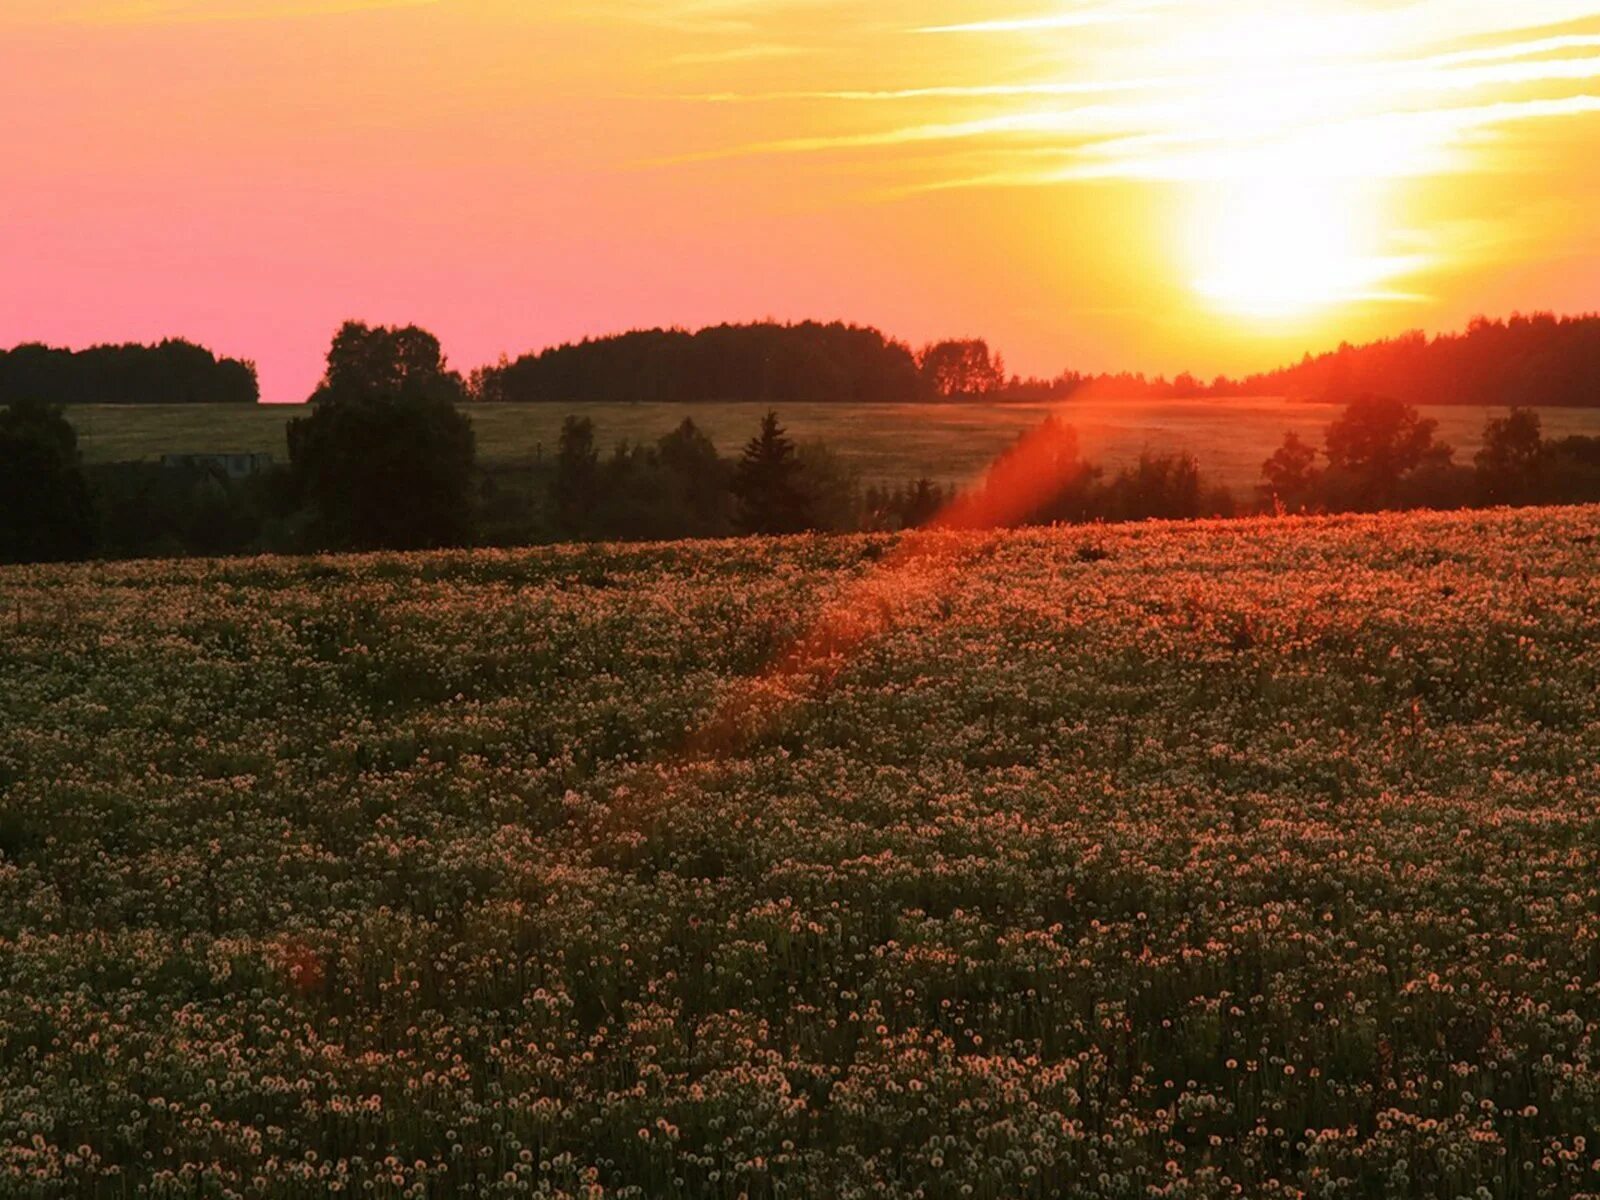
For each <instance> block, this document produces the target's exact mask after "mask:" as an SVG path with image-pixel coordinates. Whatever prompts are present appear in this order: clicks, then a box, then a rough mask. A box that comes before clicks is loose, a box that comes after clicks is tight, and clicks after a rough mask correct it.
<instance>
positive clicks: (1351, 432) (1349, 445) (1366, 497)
mask: <svg viewBox="0 0 1600 1200" xmlns="http://www.w3.org/2000/svg"><path fill="white" fill-rule="evenodd" d="M1437 428H1438V422H1437V421H1435V420H1433V419H1432V418H1431V417H1423V416H1421V415H1420V414H1419V413H1418V412H1417V410H1416V409H1415V408H1413V407H1412V406H1411V405H1409V404H1405V403H1403V402H1401V401H1399V400H1395V399H1393V398H1392V397H1388V396H1373V395H1364V396H1358V397H1357V398H1356V399H1354V400H1352V401H1351V402H1350V403H1349V404H1348V405H1346V406H1345V409H1344V411H1343V412H1342V413H1341V414H1340V415H1339V417H1338V419H1337V420H1335V421H1334V422H1333V423H1332V424H1331V425H1329V426H1328V430H1327V437H1326V442H1325V445H1324V450H1323V452H1324V453H1325V454H1326V455H1327V456H1328V466H1329V469H1330V470H1332V471H1335V472H1338V473H1339V474H1340V475H1342V476H1344V477H1345V479H1346V480H1347V481H1348V485H1347V486H1348V487H1349V488H1350V491H1351V493H1352V496H1353V498H1354V503H1352V504H1349V505H1347V507H1371V508H1381V507H1384V506H1386V505H1388V504H1389V503H1391V502H1392V501H1393V500H1394V497H1395V493H1396V489H1397V488H1398V486H1399V483H1400V480H1401V478H1402V477H1403V476H1404V475H1405V474H1406V473H1407V472H1409V471H1413V470H1415V469H1416V468H1417V467H1419V466H1421V465H1422V463H1423V462H1424V461H1427V460H1430V459H1432V460H1434V461H1448V460H1449V457H1450V449H1449V447H1447V446H1440V445H1436V444H1435V443H1434V440H1433V435H1434V431H1435V430H1436V429H1437Z"/></svg>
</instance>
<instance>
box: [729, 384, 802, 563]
mask: <svg viewBox="0 0 1600 1200" xmlns="http://www.w3.org/2000/svg"><path fill="white" fill-rule="evenodd" d="M800 475H801V463H800V458H799V456H798V454H797V453H796V451H795V446H794V443H793V442H792V441H790V440H789V438H788V436H787V435H786V434H785V433H784V429H783V426H782V425H780V424H778V414H777V413H776V412H771V411H769V412H768V413H767V415H766V416H765V417H763V418H762V419H761V430H760V432H759V433H757V434H756V436H755V437H753V438H751V439H750V441H749V443H748V444H747V445H746V446H745V448H744V456H743V457H742V458H741V459H740V460H739V465H738V466H737V467H736V468H735V469H734V474H733V494H734V497H735V498H736V499H737V500H738V504H739V508H738V514H737V516H736V518H735V520H736V523H737V525H738V527H739V529H740V530H741V531H742V532H745V533H761V534H779V533H799V532H801V531H803V530H806V529H809V528H810V527H811V512H810V506H809V504H808V501H807V497H806V494H805V491H804V490H803V488H802V487H801V482H800Z"/></svg>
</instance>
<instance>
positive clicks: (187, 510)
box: [0, 322, 1600, 562]
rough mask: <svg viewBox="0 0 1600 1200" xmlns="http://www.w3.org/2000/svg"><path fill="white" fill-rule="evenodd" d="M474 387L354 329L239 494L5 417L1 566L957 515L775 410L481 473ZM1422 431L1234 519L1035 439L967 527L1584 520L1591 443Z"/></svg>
mask: <svg viewBox="0 0 1600 1200" xmlns="http://www.w3.org/2000/svg"><path fill="white" fill-rule="evenodd" d="M468 386H469V385H468V383H467V381H465V380H463V378H462V377H461V375H460V374H459V373H457V372H455V371H452V370H451V369H450V368H449V366H448V365H447V363H446V361H445V358H444V354H443V352H442V350H441V348H440V345H439V342H438V339H437V338H435V337H434V336H433V335H432V334H429V333H427V332H426V331H424V330H421V329H418V328H416V327H414V326H406V327H371V326H367V325H363V324H360V323H356V322H351V323H348V324H346V325H345V326H344V327H343V328H342V329H341V330H340V331H339V333H338V334H337V335H336V337H335V338H334V340H333V344H332V346H331V347H330V349H329V352H328V356H327V367H326V371H325V373H324V376H323V379H322V382H321V385H320V386H319V387H318V389H317V391H316V394H315V395H314V396H313V397H312V401H311V403H310V405H309V406H308V408H307V409H306V411H305V413H304V415H298V416H296V417H294V418H293V419H292V420H290V421H289V423H288V429H287V435H288V444H289V462H288V463H287V464H286V465H280V466H278V467H277V468H275V469H273V470H271V471H268V472H265V473H263V474H261V475H259V476H255V477H251V478H246V479H230V478H228V477H227V476H226V475H224V474H222V473H220V472H215V471H212V470H209V469H207V468H205V467H203V466H200V467H184V468H179V469H173V468H169V467H163V466H158V465H154V464H145V463H124V464H110V465H106V466H99V467H93V468H85V467H84V466H83V465H82V463H81V461H80V456H79V454H78V450H77V439H76V434H75V433H74V431H73V428H72V426H71V424H70V423H69V422H68V421H67V419H66V418H65V416H64V415H63V413H62V411H61V409H60V407H59V406H56V405H53V404H50V403H48V402H47V401H45V400H42V399H39V398H36V397H30V398H26V399H13V400H12V401H11V402H10V403H9V404H8V405H7V406H6V408H5V409H3V410H0V561H6V562H19V561H34V560H45V559H73V558H82V557H87V556H89V555H92V554H101V555H106V556H113V557H118V556H156V555H169V554H210V555H216V554H232V553H248V552H259V551H276V552H309V551H320V550H363V549H418V548H430V547H445V546H467V545H522V544H530V543H537V542H546V541H555V540H584V539H608V540H633V539H639V540H642V539H666V538H685V537H721V536H728V535H734V534H758V535H766V534H785V533H799V532H804V531H827V532H846V531H856V530H896V529H905V528H913V527H917V526H921V525H925V524H928V523H929V522H932V521H935V520H937V519H938V518H939V516H940V514H941V513H942V512H946V511H948V510H949V508H950V506H951V505H952V503H953V502H954V501H956V500H957V493H956V491H955V489H952V488H949V487H946V486H944V485H941V484H939V483H937V482H935V481H932V480H928V479H919V480H909V481H905V482H903V483H901V484H899V485H896V486H889V487H883V486H872V487H863V486H861V483H860V481H859V480H858V479H857V477H856V476H855V474H854V473H853V472H852V471H851V470H850V468H849V467H848V465H847V464H846V463H845V462H844V461H843V460H841V459H840V458H839V457H838V456H837V455H835V454H833V453H832V452H831V451H829V450H828V448H827V447H826V446H825V445H821V444H797V443H796V442H795V441H794V440H793V439H791V438H790V437H789V436H788V434H787V432H786V431H785V430H784V428H783V425H782V423H781V421H780V418H779V415H778V413H777V412H776V411H775V410H774V411H769V412H768V414H767V415H766V416H765V417H764V418H763V419H762V420H761V422H760V424H759V426H758V427H757V428H756V429H755V430H753V431H752V435H751V437H750V439H749V441H748V442H747V443H746V444H745V446H744V447H743V450H742V452H741V453H740V454H739V455H738V456H737V457H736V458H732V459H725V458H723V457H722V456H721V455H720V454H719V453H718V451H717V449H716V447H715V446H714V445H713V444H712V442H711V441H710V439H708V438H707V437H706V435H705V434H704V432H703V431H701V430H700V429H699V428H698V427H697V426H696V425H695V424H694V422H693V421H692V420H689V419H685V420H684V421H682V422H681V423H680V424H679V425H678V427H677V428H676V429H674V430H673V431H672V432H670V433H668V434H666V435H665V436H663V437H661V438H658V439H656V440H654V441H650V442H643V443H632V444H630V443H627V442H622V443H619V444H617V445H615V446H613V447H612V448H611V449H610V452H609V453H605V452H603V451H602V449H601V447H599V446H598V445H597V443H596V438H595V430H594V426H593V424H592V423H591V422H590V421H588V420H587V419H585V418H581V417H569V418H568V419H567V420H566V422H565V423H564V425H563V427H562V431H561V435H560V438H559V441H558V444H557V446H556V449H555V453H554V454H553V455H552V456H550V457H549V458H548V459H547V460H542V461H541V462H539V463H537V464H534V465H533V466H524V467H485V466H482V465H480V464H479V463H478V462H477V457H476V441H475V438H474V435H473V430H472V420H471V416H470V412H471V409H470V406H468V405H466V404H464V403H463V401H464V398H465V396H466V395H467V391H468ZM1436 430H1437V424H1436V422H1434V421H1433V420H1431V419H1429V418H1425V417H1423V416H1421V415H1420V413H1419V412H1418V411H1417V409H1416V407H1415V406H1413V405H1411V404H1409V403H1407V402H1406V401H1404V400H1401V399H1397V398H1395V397H1392V396H1385V395H1378V394H1367V395H1361V396H1358V397H1355V398H1354V399H1352V400H1351V401H1350V402H1349V403H1348V404H1347V405H1345V407H1344V408H1343V410H1342V411H1341V412H1340V414H1339V416H1338V417H1337V418H1336V419H1335V420H1334V421H1333V422H1331V423H1330V424H1329V426H1328V427H1327V429H1326V431H1325V436H1324V439H1323V444H1322V446H1321V447H1320V448H1318V447H1315V446H1312V445H1311V444H1309V443H1307V442H1306V441H1304V440H1303V439H1302V438H1300V437H1299V436H1298V435H1296V434H1293V433H1291V434H1289V435H1288V436H1286V438H1285V439H1284V442H1283V444H1282V445H1281V446H1280V447H1279V448H1278V449H1277V450H1276V451H1275V452H1274V454H1273V455H1272V456H1271V457H1270V458H1269V459H1267V460H1266V462H1265V463H1264V464H1263V466H1262V482H1261V485H1260V488H1259V489H1258V494H1257V495H1256V496H1254V497H1243V498H1240V497H1236V496H1234V495H1232V494H1231V493H1230V492H1229V491H1228V490H1227V489H1225V488H1218V487H1214V486H1211V485H1209V484H1208V482H1207V481H1206V480H1205V478H1204V476H1203V474H1202V472H1201V470H1200V468H1199V466H1198V464H1197V462H1196V460H1195V459H1194V457H1193V455H1191V454H1188V453H1183V452H1179V453H1155V452H1147V453H1145V454H1143V455H1141V456H1140V457H1139V459H1138V460H1137V461H1136V462H1134V463H1132V464H1129V465H1127V466H1124V467H1122V468H1120V469H1118V470H1115V471H1110V470H1107V469H1105V468H1104V467H1102V466H1101V465H1099V464H1096V463H1093V462H1090V461H1087V460H1085V459H1084V457H1083V455H1082V454H1081V452H1080V448H1079V444H1078V439H1077V435H1076V432H1075V431H1074V430H1073V428H1072V427H1071V425H1069V424H1067V423H1065V422H1063V421H1061V420H1060V419H1059V418H1057V417H1054V416H1052V417H1049V418H1047V419H1046V420H1045V421H1044V422H1043V423H1042V424H1041V425H1040V426H1039V427H1038V428H1036V429H1035V430H1033V431H1031V432H1029V433H1027V434H1025V435H1024V436H1023V437H1022V438H1021V439H1020V440H1019V441H1018V443H1017V445H1016V446H1015V447H1014V448H1013V449H1012V450H1011V451H1009V452H1008V453H1007V454H1006V455H1002V456H1001V458H1000V459H999V460H998V461H997V462H996V463H995V464H994V466H993V467H992V468H991V470H990V472H989V473H988V475H987V476H986V477H985V478H984V479H982V480H980V481H978V482H977V483H976V484H975V485H973V488H972V489H970V490H969V491H968V492H967V493H964V495H963V498H964V499H967V500H970V499H971V498H972V497H973V496H977V497H978V498H979V499H980V500H982V499H984V498H985V494H986V492H993V491H995V490H996V489H1000V488H1011V487H1015V486H1016V481H1017V480H1018V479H1019V478H1022V479H1025V481H1026V491H1025V493H1023V494H1022V497H1021V500H1018V498H1017V497H1012V496H998V495H997V496H994V497H993V500H994V502H993V503H989V504H987V505H984V504H979V505H978V510H979V511H986V512H992V513H995V514H1000V515H997V516H995V517H994V518H993V520H994V523H998V524H1036V523H1052V522H1071V523H1088V522H1103V521H1133V520H1146V519H1153V518H1164V519H1189V518H1196V517H1206V516H1231V515H1236V514H1245V513H1252V512H1343V511H1371V510H1376V509H1391V508H1416V507H1428V508H1460V507H1467V506H1471V505H1498V504H1531V503H1571V502H1593V501H1600V438H1589V437H1567V438H1560V439H1555V440H1547V439H1545V438H1544V437H1543V434H1542V430H1541V428H1540V424H1539V417H1538V414H1537V413H1535V412H1533V411H1531V410H1529V409H1526V408H1520V407H1517V408H1512V409H1510V410H1509V411H1508V412H1507V413H1506V414H1505V415H1504V416H1498V417H1494V418H1492V419H1491V420H1490V421H1489V422H1488V424H1487V426H1486V428H1485V431H1484V445H1483V449H1482V450H1481V451H1480V452H1479V453H1478V455H1477V457H1476V458H1475V459H1474V461H1473V463H1472V465H1470V466H1468V465H1465V464H1461V463H1457V462H1456V461H1455V456H1454V450H1453V449H1452V448H1451V447H1449V446H1448V445H1445V444H1443V443H1441V442H1440V441H1439V440H1438V439H1437V437H1436Z"/></svg>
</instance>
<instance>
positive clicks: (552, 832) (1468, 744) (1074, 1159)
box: [0, 508, 1600, 1198]
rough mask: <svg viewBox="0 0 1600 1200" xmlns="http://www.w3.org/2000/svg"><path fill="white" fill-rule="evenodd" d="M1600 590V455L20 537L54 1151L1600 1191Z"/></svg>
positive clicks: (15, 819)
mask: <svg viewBox="0 0 1600 1200" xmlns="http://www.w3.org/2000/svg"><path fill="white" fill-rule="evenodd" d="M908 547H909V548H920V552H919V553H908ZM819 613H820V614H824V617H823V619H822V620H821V622H820V624H819V620H818V614H819ZM1597 624H1600V509H1596V508H1570V509H1547V510H1520V511H1507V510H1500V511H1493V512H1476V513H1462V514H1451V515H1437V514H1407V515H1398V514H1388V515H1380V516H1368V517H1344V518H1298V519H1272V520H1259V521H1254V522H1197V523H1192V524H1185V525H1166V524H1147V525H1130V526H1119V527H1103V528H1059V529H1037V530H1030V531H1022V532H1010V533H993V534H952V533H937V534H911V535H900V536H899V537H897V536H896V535H875V536H858V537H845V538H823V537H805V538H796V539H787V540H767V541H761V540H750V541H742V542H722V543H695V544H690V543H679V544H663V545H652V546H645V547H626V548H624V547H604V546H600V547H581V546H570V547H553V548H545V549H538V550H526V551H505V552H500V551H477V552H461V553H439V554H429V555H374V556H366V557H348V558H339V557H328V558H318V559H293V560H273V559H254V560H226V561H204V560H179V561H166V562H155V561H152V562H144V563H117V564H110V563H100V564H93V565H80V566H68V567H30V568H7V569H4V570H0V678H3V679H4V681H5V686H4V687H3V688H0V796H3V799H0V1194H4V1195H6V1196H19V1197H20V1196H39V1197H58V1196H79V1195H87V1196H108V1197H112V1196H243V1197H269V1196H270V1197H284V1196H296V1197H299V1196H305V1197H310V1196H322V1195H327V1194H330V1193H345V1192H349V1193H356V1194H360V1195H372V1196H440V1197H443V1196H512V1195H528V1194H535V1195H545V1196H565V1197H622V1196H629V1197H729V1198H733V1197H739V1196H749V1197H765V1196H774V1197H775V1196H789V1197H822V1196H828V1197H848V1196H890V1197H896V1196H898V1197H913V1196H915V1197H1015V1196H1039V1197H1046V1196H1062V1195H1073V1196H1104V1197H1128V1198H1133V1197H1149V1196H1187V1197H1223V1196H1233V1195H1249V1196H1284V1197H1288V1196H1296V1197H1300V1196H1375V1195H1384V1196H1418V1197H1423V1196H1426V1197H1434V1196H1470V1197H1484V1196H1488V1197H1522V1196H1570V1195H1579V1194H1585V1193H1588V1194H1596V1193H1600V1143H1597V1142H1596V1130H1600V1069H1597V1064H1596V1057H1597V1047H1596V1035H1597V1032H1600V809H1597V806H1596V799H1597V797H1600V643H1597V640H1596V638H1595V636H1594V632H1595V629H1596V627H1597ZM797 643H798V644H799V645H802V646H804V647H805V648H806V650H805V653H803V654H798V655H797V654H795V653H794V652H792V650H788V649H786V648H790V647H793V646H795V645H796V644H797ZM775 663H776V664H778V666H777V668H776V669H775V668H774V664H775Z"/></svg>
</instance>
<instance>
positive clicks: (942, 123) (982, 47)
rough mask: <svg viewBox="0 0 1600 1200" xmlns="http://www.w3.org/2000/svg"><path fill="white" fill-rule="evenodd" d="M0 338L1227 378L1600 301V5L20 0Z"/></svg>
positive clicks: (301, 373)
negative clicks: (784, 356)
mask: <svg viewBox="0 0 1600 1200" xmlns="http://www.w3.org/2000/svg"><path fill="white" fill-rule="evenodd" d="M0 145H3V146H4V147H5V149H6V152H7V153H6V161H5V164H4V168H3V176H0V264H3V266H0V271H3V276H0V278H3V280H4V283H3V286H0V345H10V344H13V343H15V342H18V341H23V340H36V339H37V340H46V341H50V342H53V343H58V344H69V345H84V344H88V343H90V342H94V341H107V340H129V339H132V340H146V339H152V338H159V337H161V336H163V335H169V334H170V335H184V336H188V337H192V338H195V339H197V340H200V341H203V342H205V343H207V344H209V345H211V346H213V347H214V348H215V349H217V350H219V351H222V352H226V353H229V354H235V355H239V356H242V357H247V358H253V359H255V360H256V361H257V362H258V363H259V365H260V368H261V378H262V385H263V390H264V392H265V394H266V397H267V398H268V399H272V400H298V399H301V398H303V397H304V396H305V395H306V393H307V392H308V391H309V390H310V388H311V386H312V384H313V382H314V380H315V378H316V376H317V375H318V373H319V365H320V360H321V357H322V354H323V353H324V351H325V350H326V347H327V343H328V340H329V337H330V336H331V334H332V332H333V329H334V327H335V326H336V325H337V324H338V322H339V321H341V320H342V319H344V318H346V317H362V318H365V319H369V320H374V321H385V322H391V321H416V322H418V323H421V324H424V325H426V326H428V327H429V328H431V329H433V330H434V331H435V332H436V333H438V334H439V335H440V336H441V338H442V339H443V341H444V343H445V346H446V348H447V350H448V351H449V353H450V355H451V359H452V362H453V363H454V365H456V366H458V367H461V368H463V369H465V368H470V367H472V366H474V365H477V364H480V363H483V362H486V361H491V360H493V359H494V358H496V357H497V356H498V355H499V354H500V353H501V352H508V353H510V354H513V355H515V354H517V353H519V352H522V351H524V350H528V349H535V348H538V347H541V346H544V345H546V344H549V343H552V342H556V341H562V340H566V339H570V338H576V337H580V336H583V335H585V334H596V333H604V332H610V331H615V330H619V329H624V328H629V327H636V326H642V325H656V324H668V325H671V324H677V325H688V326H697V325H701V324H706V323H712V322H716V321H721V320H749V319H755V318H762V317H777V318H801V317H812V316H814V317H819V318H844V319H849V320H854V321H858V322H862V323H870V324H874V325H877V326H879V327H881V328H883V329H885V330H886V331H888V332H891V333H893V334H896V335H898V336H901V337H904V338H906V339H908V340H910V341H913V342H919V341H924V340H927V339H930V338H933V337H937V336H943V335H961V334H969V333H970V334H983V335H986V336H988V337H989V338H990V340H991V341H992V342H993V343H994V344H995V345H996V346H997V347H999V348H1000V349H1002V350H1004V351H1005V353H1006V355H1007V359H1008V362H1009V364H1010V365H1011V366H1012V368H1013V369H1018V370H1021V371H1024V372H1036V373H1041V374H1053V373H1055V372H1056V371H1058V370H1060V369H1062V368H1064V367H1069V366H1070V367H1076V368H1079V369H1088V370H1098V369H1110V368H1122V367H1127V368H1130V369H1142V370H1146V371H1149V372H1151V373H1155V372H1166V373H1171V372H1175V371H1177V370H1180V369H1185V368H1188V369H1193V370H1195V371H1197V372H1200V373H1202V374H1210V373H1215V372H1219V371H1229V372H1234V371H1240V370H1245V369H1251V368H1258V367H1264V366H1268V365H1271V364H1274V363H1276V362H1278V361H1280V360H1283V359H1286V358H1292V357H1298V356H1299V354H1300V353H1301V352H1302V351H1303V350H1307V349H1312V350H1315V349H1319V348H1324V347H1325V346H1327V345H1329V344H1332V343H1335V342H1337V341H1338V340H1339V339H1340V338H1349V339H1351V340H1361V339H1365V338H1369V337H1372V336H1378V335H1382V334H1386V333H1392V332H1397V331H1400V330H1403V329H1407V328H1414V327H1422V328H1427V329H1442V328H1451V327H1456V326H1460V325H1462V324H1464V323H1465V321H1466V320H1467V319H1468V318H1469V317H1471V316H1472V315H1473V314H1475V313H1478V312H1488V313H1491V314H1504V313H1508V312H1510V311H1511V310H1513V309H1532V308H1551V309H1556V310H1561V311H1582V310H1589V309H1595V308H1600V200H1597V197H1600V2H1590V3H1582V2H1577V0H1520V2H1516V3H1508V2H1506V0H1494V2H1489V0H1344V2H1335V0H1308V2H1305V3H1290V2H1288V0H1271V2H1256V0H1089V2H1086V3H1075V4H1068V3H1060V2H1059V0H1056V2H1052V0H1005V2H1001V0H987V2H985V3H979V2H977V0H874V2H872V3H859V2H858V3H852V4H843V3H833V2H829V0H588V2H584V3H579V2H577V0H433V2H429V0H412V2H398V0H397V2H390V3H384V2H382V0H368V2H365V3H364V2H362V0H342V2H341V0H0Z"/></svg>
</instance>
